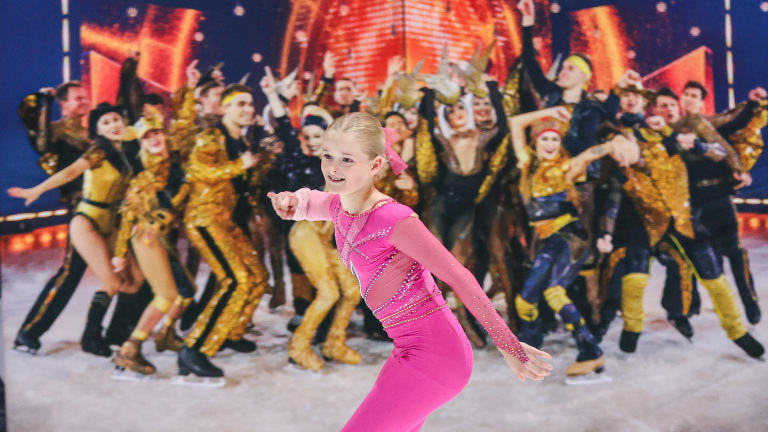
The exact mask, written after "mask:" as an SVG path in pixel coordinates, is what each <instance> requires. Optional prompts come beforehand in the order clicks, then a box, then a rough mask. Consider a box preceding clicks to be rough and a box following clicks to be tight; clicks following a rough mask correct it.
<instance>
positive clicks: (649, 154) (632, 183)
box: [619, 123, 747, 352]
mask: <svg viewBox="0 0 768 432" xmlns="http://www.w3.org/2000/svg"><path fill="white" fill-rule="evenodd" d="M699 124H700V123H699ZM702 127H703V126H702ZM694 129H697V128H696V127H694ZM635 135H636V138H637V141H638V144H639V146H640V150H641V157H640V160H639V161H638V162H637V163H635V164H634V165H632V166H631V167H629V168H622V175H621V176H620V180H621V181H622V183H623V189H624V191H625V192H626V194H627V196H628V197H629V198H630V199H631V200H632V202H633V204H634V206H635V209H636V210H637V212H638V213H639V215H640V217H641V219H642V222H643V225H644V228H645V231H646V232H647V234H648V239H649V247H651V248H658V247H661V246H660V244H661V243H667V245H666V246H665V248H668V249H675V250H677V251H678V252H679V253H680V255H682V257H684V258H685V261H686V263H687V265H688V266H690V267H692V268H693V269H694V272H695V273H696V276H697V277H698V278H699V279H700V280H701V282H702V285H704V287H705V288H706V289H707V290H708V291H709V293H710V296H711V298H712V302H713V303H714V305H715V310H716V312H717V314H718V317H719V318H720V323H721V325H722V326H723V328H724V329H725V330H726V333H727V334H728V337H729V338H730V339H732V340H737V339H739V338H741V337H743V336H745V335H746V334H747V329H746V327H745V326H744V323H743V322H742V320H741V313H740V312H739V310H738V308H737V306H736V303H735V301H734V298H733V293H732V290H731V287H730V286H729V285H728V282H727V281H726V280H725V276H724V275H723V272H722V268H720V266H719V265H718V264H717V262H716V261H715V259H714V253H713V252H712V249H711V247H710V245H709V242H708V241H707V240H706V239H704V238H703V237H702V236H697V235H696V233H695V232H694V226H693V224H692V223H691V212H690V195H689V190H688V182H687V180H688V176H687V170H686V167H685V164H684V163H683V161H682V159H681V158H680V155H679V154H678V153H677V151H676V150H675V149H676V147H675V144H676V141H675V136H674V134H673V132H672V130H671V129H670V128H665V129H664V130H662V131H653V130H651V129H649V128H641V129H639V130H637V131H636V132H635ZM699 151H701V152H704V151H705V150H704V149H700V150H699ZM706 151H708V150H706ZM681 173H682V175H681ZM639 248H640V249H642V246H639ZM647 255H648V256H649V255H650V254H647ZM647 283H648V273H647V270H645V271H643V272H639V271H637V270H635V271H633V272H630V273H629V274H626V275H625V276H624V277H623V279H622V299H621V308H622V312H623V317H624V331H623V332H622V337H621V341H620V343H619V345H620V347H621V348H622V350H624V351H627V352H633V351H634V350H635V348H636V344H637V338H638V336H639V334H640V331H641V330H642V328H643V319H644V313H643V293H644V290H645V286H646V285H647Z"/></svg>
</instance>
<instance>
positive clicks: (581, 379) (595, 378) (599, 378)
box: [565, 372, 613, 386]
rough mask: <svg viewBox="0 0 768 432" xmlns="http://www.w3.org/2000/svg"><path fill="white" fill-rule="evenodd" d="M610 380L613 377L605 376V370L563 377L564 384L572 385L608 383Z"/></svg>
mask: <svg viewBox="0 0 768 432" xmlns="http://www.w3.org/2000/svg"><path fill="white" fill-rule="evenodd" d="M612 381H613V378H611V377H609V376H607V375H606V374H605V372H600V373H598V372H593V373H591V374H588V375H575V376H569V377H566V378H565V384H566V385H573V386H579V385H592V384H603V383H609V382H612Z"/></svg>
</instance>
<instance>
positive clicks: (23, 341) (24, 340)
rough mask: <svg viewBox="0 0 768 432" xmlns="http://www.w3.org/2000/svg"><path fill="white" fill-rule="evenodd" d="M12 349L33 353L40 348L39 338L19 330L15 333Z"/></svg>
mask: <svg viewBox="0 0 768 432" xmlns="http://www.w3.org/2000/svg"><path fill="white" fill-rule="evenodd" d="M13 349H15V350H16V351H19V352H23V353H27V354H32V355H35V354H37V351H38V350H39V349H40V339H38V338H33V337H31V336H29V335H28V334H27V332H25V331H24V329H21V330H19V333H17V334H16V339H15V340H14V341H13Z"/></svg>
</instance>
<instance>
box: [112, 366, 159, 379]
mask: <svg viewBox="0 0 768 432" xmlns="http://www.w3.org/2000/svg"><path fill="white" fill-rule="evenodd" d="M109 378H110V379H112V380H115V381H131V382H140V381H156V380H157V375H155V374H152V375H144V374H142V373H138V372H134V371H132V370H128V369H125V368H122V367H119V366H118V367H116V368H115V371H114V372H112V375H111V376H110V377H109Z"/></svg>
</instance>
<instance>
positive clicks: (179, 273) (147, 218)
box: [112, 107, 195, 380]
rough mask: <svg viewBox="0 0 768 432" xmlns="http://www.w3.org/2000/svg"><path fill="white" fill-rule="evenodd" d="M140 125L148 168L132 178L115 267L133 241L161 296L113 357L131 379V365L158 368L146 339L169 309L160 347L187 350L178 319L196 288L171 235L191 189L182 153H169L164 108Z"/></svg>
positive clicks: (159, 336)
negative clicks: (145, 351)
mask: <svg viewBox="0 0 768 432" xmlns="http://www.w3.org/2000/svg"><path fill="white" fill-rule="evenodd" d="M193 111H194V107H190V112H193ZM193 114H194V113H193ZM180 118H181V116H180ZM193 119H194V116H190V118H189V119H188V120H189V121H187V122H186V125H192V126H194V123H193ZM180 125H181V126H182V127H183V126H184V125H185V123H184V121H183V120H180V121H177V122H176V123H174V130H173V131H172V132H171V135H172V137H174V135H176V137H178V135H179V134H178V132H179V130H180V128H179V126H180ZM135 129H136V132H137V138H138V139H139V140H140V142H141V150H140V152H139V156H140V159H141V163H142V165H143V167H144V170H143V171H142V172H140V173H139V174H137V175H136V176H135V177H134V178H133V179H132V180H131V182H130V186H129V189H128V193H127V196H126V204H125V205H124V206H123V210H122V220H121V223H120V230H119V234H118V236H117V244H116V246H115V257H114V258H112V264H113V266H114V268H115V271H118V272H119V271H122V270H123V268H124V267H125V263H126V259H125V256H126V254H127V252H128V248H129V243H130V246H131V248H132V250H133V253H134V254H135V256H136V260H137V261H138V264H139V268H140V269H141V271H142V273H144V275H145V276H146V278H147V280H148V281H149V283H150V285H151V286H152V290H153V291H154V293H155V296H154V298H153V300H152V302H151V303H150V304H149V305H148V306H147V307H146V309H144V313H143V314H142V316H141V318H140V319H139V322H138V324H137V325H136V328H135V329H134V330H133V333H132V334H131V337H130V338H129V339H128V340H127V341H126V342H125V343H123V345H122V347H121V348H120V351H118V352H117V354H116V355H115V358H114V359H113V361H114V363H115V364H116V365H117V368H118V372H117V373H116V374H115V375H113V378H114V379H128V380H132V379H134V378H136V377H135V376H134V375H132V374H130V373H128V374H123V373H122V371H123V370H125V369H128V370H130V371H133V372H136V373H138V374H142V375H152V374H154V373H155V371H156V369H155V366H154V365H152V363H150V362H148V361H147V360H146V359H145V358H144V357H143V356H142V355H141V345H142V343H143V342H144V341H145V340H146V339H147V337H148V336H149V333H150V332H151V331H152V329H153V328H154V327H155V325H156V324H157V323H158V322H159V321H160V319H161V318H163V315H166V314H167V315H166V319H165V322H164V324H163V327H162V329H161V330H160V331H159V332H157V334H156V335H155V343H156V348H157V350H158V351H164V350H166V349H169V350H171V351H176V352H179V351H181V347H182V343H183V342H182V340H181V339H179V337H178V336H176V333H175V331H174V324H175V322H176V320H178V319H179V318H180V317H181V315H182V314H183V313H184V310H186V308H187V307H188V306H189V304H190V303H191V302H192V300H193V298H194V294H195V286H194V282H193V281H192V278H191V276H189V275H188V274H187V273H186V272H184V267H183V266H182V265H181V264H180V263H179V261H178V254H177V253H176V251H175V249H174V248H173V242H171V241H169V237H172V236H170V235H169V232H170V231H171V230H172V229H173V228H172V225H173V224H174V222H175V220H176V219H177V218H178V216H179V215H180V213H181V212H182V210H183V206H184V204H185V202H186V198H187V196H188V195H189V185H188V184H186V182H185V175H184V171H183V169H182V168H181V164H180V163H179V162H178V160H176V159H177V158H174V157H173V156H174V155H170V154H169V149H168V147H167V143H166V132H165V128H164V126H163V120H162V116H161V115H159V113H158V115H155V116H145V117H143V118H142V119H141V120H139V121H138V122H137V123H136V126H135ZM176 144H183V143H179V142H176ZM177 147H178V146H177ZM174 265H175V268H174ZM174 270H176V271H174Z"/></svg>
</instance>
